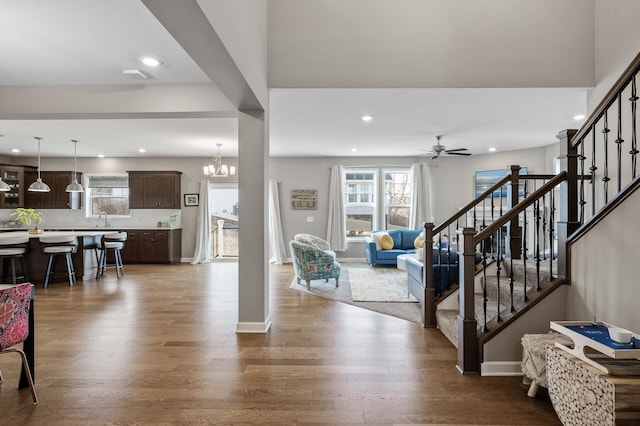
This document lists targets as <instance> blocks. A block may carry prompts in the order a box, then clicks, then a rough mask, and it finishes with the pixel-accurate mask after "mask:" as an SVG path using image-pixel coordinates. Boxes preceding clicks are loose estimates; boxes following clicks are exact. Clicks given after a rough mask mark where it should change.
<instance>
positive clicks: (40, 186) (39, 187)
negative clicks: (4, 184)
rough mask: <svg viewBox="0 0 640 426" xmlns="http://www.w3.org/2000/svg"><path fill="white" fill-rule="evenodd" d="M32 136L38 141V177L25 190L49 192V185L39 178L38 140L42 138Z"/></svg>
mask: <svg viewBox="0 0 640 426" xmlns="http://www.w3.org/2000/svg"><path fill="white" fill-rule="evenodd" d="M33 138H34V139H35V140H37V141H38V179H36V181H35V182H33V183H32V184H31V185H29V188H27V191H31V192H50V191H51V188H49V185H47V184H46V183H44V182H43V181H42V179H41V178H40V141H41V140H42V138H41V137H39V136H34V137H33Z"/></svg>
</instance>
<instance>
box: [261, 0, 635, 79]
mask: <svg viewBox="0 0 640 426" xmlns="http://www.w3.org/2000/svg"><path fill="white" fill-rule="evenodd" d="M603 3H604V2H603ZM607 3H609V2H607ZM268 8H269V74H268V75H269V87H272V88H273V87H325V88H344V87H368V88H376V87H407V88H415V87H591V86H593V85H594V69H593V52H594V49H593V42H594V37H593V34H594V28H593V23H594V16H593V14H594V3H593V0H591V1H586V0H562V1H558V0H536V1H531V0H483V1H477V0H430V1H425V0H393V1H375V2H372V1H370V0H349V1H344V0H313V1H300V0H269V2H268ZM631 16H633V15H631ZM631 16H630V17H629V19H631Z"/></svg>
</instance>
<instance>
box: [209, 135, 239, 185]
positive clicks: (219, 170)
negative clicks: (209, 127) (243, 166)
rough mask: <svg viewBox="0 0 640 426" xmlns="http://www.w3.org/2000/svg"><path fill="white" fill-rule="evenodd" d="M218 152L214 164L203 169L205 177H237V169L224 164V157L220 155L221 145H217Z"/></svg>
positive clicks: (214, 157)
mask: <svg viewBox="0 0 640 426" xmlns="http://www.w3.org/2000/svg"><path fill="white" fill-rule="evenodd" d="M216 146H217V147H218V152H217V153H216V155H214V156H213V164H209V165H208V166H204V167H203V171H204V174H205V176H214V177H226V176H235V174H236V168H235V167H233V166H227V165H226V164H222V156H221V155H220V147H221V146H222V144H221V143H217V144H216Z"/></svg>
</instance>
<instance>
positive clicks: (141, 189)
mask: <svg viewBox="0 0 640 426" xmlns="http://www.w3.org/2000/svg"><path fill="white" fill-rule="evenodd" d="M128 173H129V208H132V209H179V208H180V206H181V204H180V191H181V188H180V185H181V177H182V172H177V171H166V172H157V171H153V172H150V171H149V172H148V171H129V172H128Z"/></svg>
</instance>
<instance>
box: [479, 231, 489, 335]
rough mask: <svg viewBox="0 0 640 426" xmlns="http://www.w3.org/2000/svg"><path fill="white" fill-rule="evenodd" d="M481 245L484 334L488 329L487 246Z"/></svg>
mask: <svg viewBox="0 0 640 426" xmlns="http://www.w3.org/2000/svg"><path fill="white" fill-rule="evenodd" d="M480 244H482V318H483V324H482V332H483V333H486V332H487V331H489V327H487V246H486V244H484V241H483V242H481V243H480Z"/></svg>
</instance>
